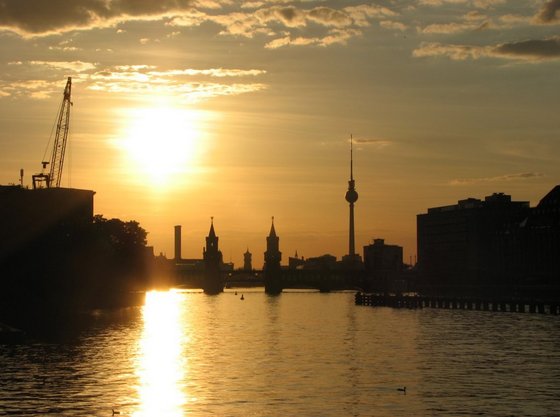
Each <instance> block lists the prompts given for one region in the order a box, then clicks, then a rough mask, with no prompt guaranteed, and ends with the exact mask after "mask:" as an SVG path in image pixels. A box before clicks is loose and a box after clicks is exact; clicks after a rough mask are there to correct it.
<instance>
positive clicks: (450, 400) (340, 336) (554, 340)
mask: <svg viewBox="0 0 560 417" xmlns="http://www.w3.org/2000/svg"><path fill="white" fill-rule="evenodd" d="M241 294H243V298H244V299H243V300H241V298H240V297H241ZM91 317H92V321H91V322H90V323H89V324H88V325H87V326H85V327H84V328H82V329H81V330H80V331H78V332H75V333H74V334H72V335H71V336H68V337H65V338H60V339H59V338H53V339H40V340H29V341H26V342H24V343H20V344H15V345H13V344H12V345H6V344H4V345H0V415H19V416H37V415H52V416H111V415H112V414H113V410H115V412H118V413H119V415H121V416H135V417H179V416H192V417H195V416H283V417H285V416H337V417H338V416H378V417H384V416H387V417H389V416H391V417H399V416H411V417H412V416H413V417H424V416H426V417H427V416H504V417H505V416H535V417H537V416H538V417H545V416H558V415H560V318H559V317H558V316H550V315H537V314H520V313H493V312H480V311H468V310H443V309H429V308H426V309H423V310H406V309H400V310H399V309H390V308H383V307H378V308H374V307H364V306H355V305H354V296H353V294H352V293H345V292H342V293H327V294H323V293H317V292H285V293H283V294H281V295H280V296H277V297H270V296H267V295H265V294H264V293H263V292H262V289H237V294H236V293H235V292H234V291H233V290H228V291H227V292H225V293H223V294H220V295H218V296H207V295H205V294H203V293H200V292H189V291H183V292H182V291H169V292H151V293H148V294H147V296H146V302H145V305H144V306H142V307H137V308H129V309H123V310H113V311H96V312H93V313H92V316H91ZM404 387H406V392H405V391H403V389H404Z"/></svg>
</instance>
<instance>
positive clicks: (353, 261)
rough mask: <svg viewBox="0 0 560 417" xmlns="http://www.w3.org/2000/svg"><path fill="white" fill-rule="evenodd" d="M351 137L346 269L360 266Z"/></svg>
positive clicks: (343, 260)
mask: <svg viewBox="0 0 560 417" xmlns="http://www.w3.org/2000/svg"><path fill="white" fill-rule="evenodd" d="M352 150H353V149H352V136H350V180H349V181H348V190H347V191H346V195H345V198H346V201H347V202H348V204H349V209H350V213H349V228H348V255H345V256H343V257H342V262H343V263H344V264H345V266H346V267H347V268H350V269H357V268H360V267H361V266H362V260H361V258H360V255H358V254H357V253H356V246H355V239H354V203H356V201H358V192H357V191H356V188H355V181H354V169H353V163H354V161H353V152H352Z"/></svg>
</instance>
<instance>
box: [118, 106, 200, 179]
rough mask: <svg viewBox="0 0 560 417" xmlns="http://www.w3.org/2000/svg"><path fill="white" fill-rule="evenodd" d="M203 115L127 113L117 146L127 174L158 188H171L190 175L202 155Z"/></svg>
mask: <svg viewBox="0 0 560 417" xmlns="http://www.w3.org/2000/svg"><path fill="white" fill-rule="evenodd" d="M203 119H204V114H203V113H202V112H199V111H196V110H190V109H181V108H174V107H150V108H136V109H128V110H126V111H125V112H124V114H123V116H122V121H123V130H122V133H121V134H120V135H119V137H118V139H117V140H116V145H117V147H118V148H120V149H121V150H122V151H123V156H124V158H125V160H126V165H127V171H128V173H129V174H130V175H131V176H132V177H133V178H135V180H137V181H140V182H143V183H146V184H152V185H157V186H162V185H172V184H173V183H176V182H178V181H182V180H184V177H185V175H188V174H189V173H192V172H193V171H194V170H195V166H196V164H197V162H198V158H199V156H200V154H201V151H202V140H203V138H202V136H203V130H202V129H203V127H202V122H203Z"/></svg>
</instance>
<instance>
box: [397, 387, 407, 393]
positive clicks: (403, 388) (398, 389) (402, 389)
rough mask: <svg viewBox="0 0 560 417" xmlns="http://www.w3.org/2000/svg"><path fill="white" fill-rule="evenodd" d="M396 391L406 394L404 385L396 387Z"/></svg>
mask: <svg viewBox="0 0 560 417" xmlns="http://www.w3.org/2000/svg"><path fill="white" fill-rule="evenodd" d="M397 391H400V392H403V393H405V394H406V387H402V388H397Z"/></svg>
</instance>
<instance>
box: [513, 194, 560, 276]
mask: <svg viewBox="0 0 560 417" xmlns="http://www.w3.org/2000/svg"><path fill="white" fill-rule="evenodd" d="M522 229H523V230H524V236H525V240H526V243H525V248H524V250H523V254H524V255H525V257H526V260H525V262H524V263H525V264H526V268H525V276H526V280H525V284H534V285H541V286H542V285H544V286H550V285H556V286H559V285H560V185H557V186H556V187H554V188H553V189H552V190H551V191H550V192H549V193H548V194H547V195H546V196H544V197H543V198H542V199H541V201H540V202H539V204H538V205H537V206H536V207H535V208H532V209H531V214H530V216H529V218H528V219H527V221H526V222H523V223H522Z"/></svg>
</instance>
